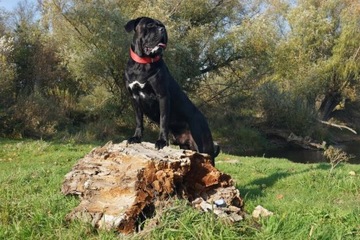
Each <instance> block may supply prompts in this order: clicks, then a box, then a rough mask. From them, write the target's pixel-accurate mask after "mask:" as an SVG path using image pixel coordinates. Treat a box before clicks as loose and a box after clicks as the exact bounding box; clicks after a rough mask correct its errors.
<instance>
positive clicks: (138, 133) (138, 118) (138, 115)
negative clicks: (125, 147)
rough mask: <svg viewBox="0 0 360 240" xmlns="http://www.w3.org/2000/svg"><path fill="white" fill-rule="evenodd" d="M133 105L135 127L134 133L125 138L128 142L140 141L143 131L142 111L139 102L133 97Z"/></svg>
mask: <svg viewBox="0 0 360 240" xmlns="http://www.w3.org/2000/svg"><path fill="white" fill-rule="evenodd" d="M133 105H134V110H135V114H136V128H135V133H134V135H133V136H132V137H130V138H129V139H128V140H127V142H128V144H132V143H141V138H142V136H143V131H144V114H143V111H142V110H141V108H140V105H139V103H138V102H137V101H136V100H135V99H133Z"/></svg>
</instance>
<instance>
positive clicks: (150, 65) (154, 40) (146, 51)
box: [124, 17, 219, 165]
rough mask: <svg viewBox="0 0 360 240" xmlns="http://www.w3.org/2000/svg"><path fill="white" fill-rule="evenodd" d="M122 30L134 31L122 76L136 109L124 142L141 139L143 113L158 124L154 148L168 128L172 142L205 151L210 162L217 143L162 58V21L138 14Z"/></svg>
mask: <svg viewBox="0 0 360 240" xmlns="http://www.w3.org/2000/svg"><path fill="white" fill-rule="evenodd" d="M125 30H126V31H127V32H131V31H134V37H133V41H132V43H131V46H130V59H129V61H128V63H127V66H126V69H125V78H124V79H125V84H126V88H127V89H128V91H129V92H130V95H131V99H132V103H133V107H134V110H135V113H136V130H135V133H134V135H133V136H132V137H130V138H129V139H128V143H129V144H131V143H140V142H141V138H142V136H143V130H144V127H143V114H145V115H146V116H147V117H149V118H150V120H152V121H154V122H155V123H157V124H159V127H160V134H159V138H158V140H157V141H156V143H155V147H156V148H157V149H161V148H163V147H164V146H167V145H169V139H168V135H169V132H170V133H171V134H172V135H173V136H174V144H176V145H179V146H180V148H182V149H190V150H195V151H197V152H201V153H207V154H209V155H210V156H211V159H212V164H213V165H214V164H215V162H214V159H215V157H216V156H217V154H218V153H219V147H218V146H217V145H216V144H214V142H213V139H212V136H211V132H210V129H209V126H208V123H207V120H206V119H205V117H204V115H203V114H202V113H201V112H200V111H199V110H198V109H197V108H196V107H195V105H194V104H193V103H192V102H191V101H190V99H189V98H188V97H187V96H186V94H185V93H184V92H183V91H182V89H181V88H180V86H179V84H178V83H177V82H176V81H175V80H174V79H173V77H172V76H171V74H170V72H169V70H168V68H167V66H166V64H165V62H164V60H163V59H162V55H163V52H164V50H165V48H166V44H167V40H168V38H167V32H166V28H165V26H164V24H162V23H161V22H160V21H158V20H156V19H152V18H148V17H140V18H137V19H133V20H131V21H129V22H128V23H127V24H126V25H125Z"/></svg>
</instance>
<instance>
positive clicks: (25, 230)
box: [0, 139, 360, 240]
mask: <svg viewBox="0 0 360 240" xmlns="http://www.w3.org/2000/svg"><path fill="white" fill-rule="evenodd" d="M93 147H95V145H90V144H89V145H78V144H73V143H55V142H45V141H32V140H24V141H14V140H6V139H0V239H119V236H117V235H116V234H115V233H113V232H104V231H97V230H96V229H93V228H92V227H91V226H89V225H88V224H84V223H80V222H71V223H69V222H66V221H65V220H64V219H65V216H66V214H67V213H69V212H70V211H71V209H72V208H74V207H75V206H77V204H78V203H79V200H78V199H77V198H75V197H65V196H63V195H62V194H61V192H60V187H61V183H62V181H63V179H64V175H65V174H66V173H67V172H69V171H70V169H71V167H72V166H73V165H74V164H75V163H76V161H77V159H79V158H80V157H82V156H83V155H84V154H85V153H87V152H89V151H90V150H91V149H92V148H93ZM217 161H218V163H217V167H218V168H219V169H220V170H222V171H223V172H226V173H228V174H230V175H231V176H232V177H233V178H234V179H235V180H236V182H237V187H238V189H239V190H240V192H241V195H242V197H243V198H244V200H245V204H246V210H247V212H249V213H251V212H252V210H253V209H254V208H255V207H256V206H257V205H262V206H263V207H265V208H267V209H269V210H270V211H272V212H274V215H273V216H271V217H268V218H266V219H261V220H255V219H252V218H251V217H250V216H249V217H248V218H247V219H246V220H245V221H243V222H240V223H237V224H228V223H226V222H224V221H222V220H220V219H218V218H216V217H214V216H213V215H212V214H205V213H202V212H199V211H196V210H194V209H192V208H191V207H189V206H187V205H186V203H185V202H184V201H177V202H176V203H174V204H173V205H171V206H169V208H167V209H164V210H163V212H162V214H161V216H160V218H159V224H158V225H156V226H153V227H150V226H147V227H145V230H144V231H143V232H140V233H137V234H134V235H131V236H127V237H122V238H126V239H206V240H207V239H360V166H359V165H350V164H343V165H339V166H338V167H336V168H335V170H334V171H333V172H332V173H331V174H330V165H329V164H327V163H323V164H308V165H305V164H296V163H292V162H290V161H288V160H286V159H265V158H250V157H237V156H231V155H225V154H221V155H220V156H219V157H218V159H217ZM351 171H353V172H355V175H354V174H353V173H352V174H350V172H351Z"/></svg>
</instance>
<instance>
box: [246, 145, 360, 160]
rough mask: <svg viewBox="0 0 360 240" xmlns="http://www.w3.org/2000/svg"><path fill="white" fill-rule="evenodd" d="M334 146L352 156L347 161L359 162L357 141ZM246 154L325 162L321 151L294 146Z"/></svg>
mask: <svg viewBox="0 0 360 240" xmlns="http://www.w3.org/2000/svg"><path fill="white" fill-rule="evenodd" d="M335 147H338V148H341V149H342V150H344V151H345V152H346V153H348V154H350V155H353V156H354V158H351V159H350V160H349V162H348V163H351V164H360V142H359V141H353V142H346V143H343V144H339V145H336V146H335ZM246 155H248V156H250V155H251V156H259V157H266V158H286V159H289V160H290V161H292V162H297V163H320V162H327V159H326V158H325V157H324V155H323V152H322V151H316V150H305V149H295V148H286V149H276V150H269V151H265V152H261V153H260V152H257V153H254V154H246Z"/></svg>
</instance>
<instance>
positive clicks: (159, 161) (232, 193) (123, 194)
mask: <svg viewBox="0 0 360 240" xmlns="http://www.w3.org/2000/svg"><path fill="white" fill-rule="evenodd" d="M61 191H62V193H63V194H65V195H78V196H80V199H81V202H80V204H79V205H78V206H77V207H76V208H75V209H73V211H72V212H71V213H69V214H68V215H67V219H68V220H73V219H81V220H83V221H86V222H90V223H91V224H92V225H93V226H95V227H98V228H105V229H109V230H110V229H116V230H118V231H119V232H121V233H125V234H126V233H131V232H133V231H134V230H135V229H136V227H137V225H138V224H139V222H141V219H142V218H144V217H151V216H152V215H153V214H154V212H155V211H156V208H155V206H157V205H159V204H158V203H159V201H160V202H161V201H165V200H167V199H169V198H171V197H179V198H185V199H188V200H189V201H190V202H191V203H192V205H193V206H194V207H196V208H199V209H202V210H203V211H213V212H214V213H215V214H217V215H218V216H220V217H226V218H228V219H230V220H231V221H239V220H241V219H242V218H243V216H244V212H243V206H244V204H243V200H242V199H241V197H240V193H239V191H238V190H237V189H236V188H235V187H234V182H233V180H232V179H231V177H230V176H229V175H227V174H224V173H221V172H220V171H219V170H217V169H216V168H215V167H213V166H212V164H211V160H210V156H208V155H204V154H199V153H196V152H193V151H184V150H180V149H173V148H170V147H166V148H164V149H162V150H156V149H155V148H154V144H151V143H146V142H143V143H141V144H131V145H127V144H126V141H124V142H122V143H119V144H113V143H111V142H109V143H107V144H106V145H105V146H103V147H98V148H95V149H93V150H92V151H91V152H90V153H89V154H87V155H86V156H85V157H83V158H82V159H80V160H79V161H78V162H77V164H76V165H75V166H74V167H73V168H72V170H71V171H70V172H69V173H68V174H66V176H65V180H64V182H63V184H62V188H61Z"/></svg>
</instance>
